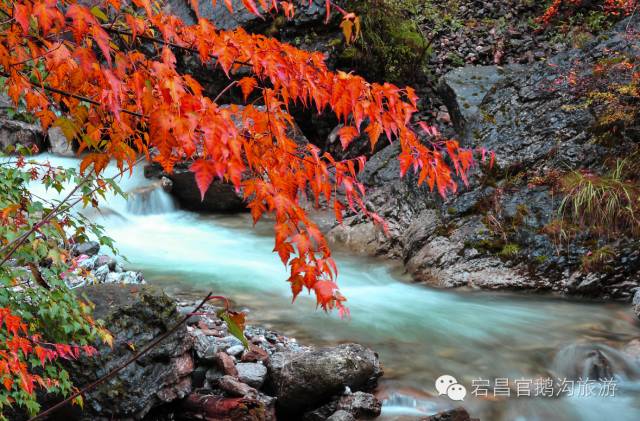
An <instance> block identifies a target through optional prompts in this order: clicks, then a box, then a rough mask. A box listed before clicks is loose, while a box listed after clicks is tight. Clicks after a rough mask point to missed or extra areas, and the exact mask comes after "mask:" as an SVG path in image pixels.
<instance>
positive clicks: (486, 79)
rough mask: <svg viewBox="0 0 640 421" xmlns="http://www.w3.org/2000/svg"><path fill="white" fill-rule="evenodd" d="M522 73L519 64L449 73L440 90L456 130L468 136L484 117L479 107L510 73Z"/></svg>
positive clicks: (471, 68)
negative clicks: (469, 126) (476, 123)
mask: <svg viewBox="0 0 640 421" xmlns="http://www.w3.org/2000/svg"><path fill="white" fill-rule="evenodd" d="M522 70H523V68H522V67H521V66H519V65H513V66H506V67H498V66H466V67H461V68H458V69H454V70H452V71H450V72H449V73H447V74H445V75H444V76H443V77H442V79H441V80H440V82H439V84H438V88H437V89H438V92H439V94H440V97H441V98H442V100H443V101H444V103H445V105H446V106H447V109H448V110H449V115H450V116H451V120H452V122H453V124H454V126H455V128H456V130H458V132H459V133H464V132H465V129H466V127H467V126H468V125H469V124H470V123H472V122H474V121H476V120H478V119H480V118H482V113H481V109H480V108H479V107H480V104H481V103H482V100H483V99H484V97H485V95H486V94H487V93H488V92H489V91H490V90H491V88H493V87H494V86H495V85H496V84H497V83H498V82H500V81H502V80H503V79H504V78H505V76H506V74H509V73H513V72H519V71H522Z"/></svg>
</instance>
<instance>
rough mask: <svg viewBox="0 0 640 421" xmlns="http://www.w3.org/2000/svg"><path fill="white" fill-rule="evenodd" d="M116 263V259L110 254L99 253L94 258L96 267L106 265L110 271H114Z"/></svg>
mask: <svg viewBox="0 0 640 421" xmlns="http://www.w3.org/2000/svg"><path fill="white" fill-rule="evenodd" d="M116 264H117V261H116V259H114V258H113V257H111V256H107V255H106V254H103V255H100V256H98V258H97V259H96V267H100V266H102V265H107V266H108V268H109V270H110V271H114V270H115V269H116Z"/></svg>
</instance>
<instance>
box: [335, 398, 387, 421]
mask: <svg viewBox="0 0 640 421" xmlns="http://www.w3.org/2000/svg"><path fill="white" fill-rule="evenodd" d="M338 410H344V411H347V412H349V413H350V414H351V415H353V416H354V417H356V418H358V419H361V418H376V417H378V416H380V412H381V411H382V403H381V402H380V401H379V400H378V399H376V397H375V396H373V395H372V394H370V393H364V392H355V393H351V394H349V395H345V396H343V397H341V398H340V401H339V402H338Z"/></svg>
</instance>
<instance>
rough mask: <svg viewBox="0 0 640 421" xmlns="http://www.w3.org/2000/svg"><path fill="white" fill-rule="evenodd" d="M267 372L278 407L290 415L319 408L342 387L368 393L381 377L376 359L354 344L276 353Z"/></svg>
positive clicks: (373, 355) (363, 348)
mask: <svg viewBox="0 0 640 421" xmlns="http://www.w3.org/2000/svg"><path fill="white" fill-rule="evenodd" d="M268 368H269V376H270V383H271V384H270V386H271V388H272V389H273V391H274V393H275V396H276V397H277V398H278V406H279V407H281V408H282V409H283V410H284V411H286V412H292V413H296V412H303V411H304V410H305V409H309V408H313V407H316V406H318V405H321V404H323V403H325V402H327V401H328V400H329V399H330V398H331V397H332V396H334V395H336V394H340V393H342V392H343V391H344V389H345V387H349V388H350V389H352V390H363V389H368V388H370V387H371V386H373V385H374V384H375V383H376V382H377V378H378V377H379V376H381V373H382V372H381V369H380V364H379V361H378V356H377V355H376V354H375V353H374V352H373V351H372V350H370V349H368V348H365V347H363V346H362V345H358V344H344V345H339V346H336V347H329V348H319V349H311V350H308V351H302V352H277V353H275V354H273V355H272V356H271V359H270V363H269V367H268Z"/></svg>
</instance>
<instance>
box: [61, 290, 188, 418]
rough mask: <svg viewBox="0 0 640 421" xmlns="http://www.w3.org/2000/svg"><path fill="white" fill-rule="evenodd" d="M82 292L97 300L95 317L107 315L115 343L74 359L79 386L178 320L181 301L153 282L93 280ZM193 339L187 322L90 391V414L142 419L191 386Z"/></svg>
mask: <svg viewBox="0 0 640 421" xmlns="http://www.w3.org/2000/svg"><path fill="white" fill-rule="evenodd" d="M81 293H82V294H83V296H86V297H87V298H88V299H89V300H91V301H92V302H93V303H94V304H95V306H96V307H95V310H94V317H95V318H97V319H103V320H105V323H106V326H108V327H109V331H110V332H111V334H112V335H113V348H111V347H109V346H108V345H106V344H98V345H97V346H98V351H99V353H98V354H97V355H96V356H92V357H90V358H81V359H79V360H77V361H73V362H71V363H70V368H69V371H70V376H71V378H72V380H73V381H74V383H75V384H76V386H78V387H82V386H84V385H86V384H88V383H91V382H93V381H95V380H96V379H98V378H99V377H101V376H103V375H104V374H106V373H108V372H110V371H111V370H113V369H114V368H116V367H119V366H120V365H122V364H123V363H124V362H125V361H127V360H128V359H129V358H130V357H131V355H132V347H135V349H141V348H143V347H144V346H145V345H146V344H148V343H149V342H150V341H151V340H153V339H154V338H156V337H157V336H159V335H161V334H162V333H163V332H166V331H167V330H168V329H169V328H171V327H173V326H174V325H175V323H177V321H178V312H177V310H176V306H175V302H174V301H173V300H172V299H170V298H169V297H168V296H167V295H165V294H164V293H163V292H162V291H159V290H157V289H155V288H151V287H148V286H121V285H107V284H104V285H93V286H89V287H86V288H83V289H82V291H81ZM192 345H193V343H192V339H191V337H190V336H189V335H188V334H187V330H186V327H184V326H181V327H180V328H178V330H177V331H176V332H175V333H174V334H172V335H170V336H169V337H168V338H166V339H165V340H164V341H163V342H161V344H160V345H158V346H157V347H155V348H153V349H152V350H151V351H150V352H149V353H148V354H146V355H145V356H143V357H142V358H140V359H139V360H138V362H137V363H136V364H131V365H129V366H128V367H126V368H125V369H124V370H122V371H121V372H120V373H118V374H117V375H116V376H115V377H113V378H111V379H109V380H107V381H106V382H105V383H103V384H102V385H100V386H98V387H97V388H96V389H94V390H93V391H91V392H88V393H87V395H86V396H85V406H84V407H85V412H84V414H83V416H84V417H88V418H86V419H96V418H98V417H107V418H109V419H111V418H125V417H132V418H140V417H142V416H144V415H145V414H146V413H147V412H149V410H151V409H152V408H153V407H155V406H158V405H160V404H162V403H165V402H170V401H173V400H175V399H179V398H182V397H184V396H186V394H187V393H189V392H190V391H191V372H192V371H193V370H194V362H193V359H192V358H191V353H190V350H191V348H192Z"/></svg>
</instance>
